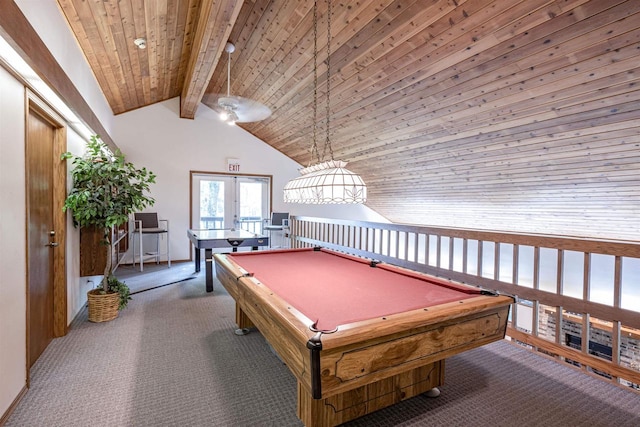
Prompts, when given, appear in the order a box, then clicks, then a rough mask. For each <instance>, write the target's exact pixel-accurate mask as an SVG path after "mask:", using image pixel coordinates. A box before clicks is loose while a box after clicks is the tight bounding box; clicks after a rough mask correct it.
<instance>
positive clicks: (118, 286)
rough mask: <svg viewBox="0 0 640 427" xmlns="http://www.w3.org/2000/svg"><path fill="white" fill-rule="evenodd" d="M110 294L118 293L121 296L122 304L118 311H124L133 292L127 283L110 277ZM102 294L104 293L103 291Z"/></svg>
mask: <svg viewBox="0 0 640 427" xmlns="http://www.w3.org/2000/svg"><path fill="white" fill-rule="evenodd" d="M108 286H109V292H116V293H118V294H119V295H120V303H119V305H118V310H122V309H123V308H125V307H126V306H127V304H129V301H130V300H131V291H130V289H129V287H128V286H127V284H126V283H124V282H121V281H120V280H118V278H117V277H116V276H113V275H111V276H109V279H108ZM101 292H104V290H102V291H101Z"/></svg>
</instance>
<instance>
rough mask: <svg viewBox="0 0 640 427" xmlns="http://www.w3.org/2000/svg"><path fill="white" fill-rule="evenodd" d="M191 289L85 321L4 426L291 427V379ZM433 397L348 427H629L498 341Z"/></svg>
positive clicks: (50, 356) (46, 363)
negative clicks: (100, 319) (113, 316)
mask: <svg viewBox="0 0 640 427" xmlns="http://www.w3.org/2000/svg"><path fill="white" fill-rule="evenodd" d="M203 276H204V272H202V273H200V275H199V276H197V278H195V279H193V280H187V281H183V282H179V283H176V284H173V285H170V286H163V287H159V288H155V289H152V290H149V291H146V292H141V293H138V294H136V295H134V299H133V300H132V301H131V302H130V304H129V308H127V309H126V310H125V311H123V312H121V313H120V316H119V318H118V319H116V320H114V321H112V322H108V323H104V324H93V323H89V322H88V321H87V320H86V310H85V312H83V313H81V315H79V316H78V318H77V319H76V320H75V321H74V322H73V324H72V327H71V330H70V332H69V334H68V335H67V336H66V337H63V338H59V339H56V340H54V342H53V343H52V344H51V345H50V346H49V348H47V350H46V351H45V352H44V354H43V355H42V357H41V358H40V359H39V360H38V362H36V364H35V365H34V367H33V369H32V371H31V375H32V377H31V378H32V383H31V389H30V390H29V392H28V393H27V394H26V396H25V397H24V399H23V400H22V402H21V403H20V405H18V407H17V408H16V410H15V412H14V413H13V414H12V416H11V417H10V418H9V420H8V423H7V424H6V425H7V426H51V427H54V426H300V425H301V423H300V421H299V420H298V419H297V417H296V415H295V399H296V390H295V379H294V377H293V376H292V375H291V373H290V372H289V371H288V369H287V367H286V366H284V365H283V364H282V363H281V362H280V361H279V360H278V358H277V357H276V356H275V355H274V354H273V353H272V352H271V351H270V349H269V346H268V345H267V343H266V342H265V341H264V339H263V338H262V336H261V335H260V334H259V333H257V332H253V333H251V334H249V335H246V336H242V337H239V336H236V335H234V333H233V330H234V329H235V325H234V306H233V300H232V299H231V298H230V297H229V296H228V294H227V293H226V292H225V291H224V289H223V288H222V286H221V285H220V284H219V283H216V285H215V291H214V293H212V294H206V293H205V292H204V277H203ZM445 377H446V384H445V385H444V386H443V387H442V388H441V390H442V395H441V396H440V397H439V398H436V399H431V398H427V397H423V396H418V397H416V398H413V399H410V400H408V401H405V402H402V403H400V404H398V405H395V406H393V407H391V408H387V409H385V410H381V411H378V412H376V413H374V414H371V415H368V416H366V417H363V418H360V419H358V420H355V421H353V422H351V423H348V424H347V425H349V426H352V427H353V426H362V427H364V426H380V427H384V426H596V427H597V426H603V427H604V426H630V427H631V426H639V425H640V395H639V394H636V393H634V392H632V391H627V390H623V389H621V388H619V387H615V386H613V385H611V384H608V383H606V382H603V381H600V380H598V379H595V378H593V377H591V376H589V375H585V374H583V373H581V372H579V371H577V370H575V369H573V368H570V367H567V366H563V365H559V364H557V363H555V362H553V361H551V360H548V359H546V358H544V357H541V356H538V355H536V354H533V353H530V352H528V351H526V350H524V349H521V348H519V347H516V346H515V345H512V344H510V343H508V342H505V341H502V342H498V343H494V344H491V345H488V346H485V347H483V348H480V349H476V350H472V351H469V352H466V353H464V354H462V355H458V356H456V357H453V358H451V359H449V360H448V361H447V365H446V374H445Z"/></svg>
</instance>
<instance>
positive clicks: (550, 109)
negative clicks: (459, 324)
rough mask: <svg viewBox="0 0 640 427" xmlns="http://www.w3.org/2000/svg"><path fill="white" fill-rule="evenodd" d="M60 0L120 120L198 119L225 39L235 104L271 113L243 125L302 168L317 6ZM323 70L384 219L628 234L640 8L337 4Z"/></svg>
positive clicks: (578, 0) (635, 203) (637, 207)
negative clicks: (142, 44) (164, 106)
mask: <svg viewBox="0 0 640 427" xmlns="http://www.w3.org/2000/svg"><path fill="white" fill-rule="evenodd" d="M58 3H59V4H60V6H61V9H62V10H63V12H64V14H65V15H66V17H67V19H68V21H69V24H70V27H71V28H72V30H73V31H74V33H75V34H76V36H77V39H78V42H79V44H80V46H81V47H82V49H83V50H84V52H85V55H86V57H87V61H88V62H89V64H90V65H91V67H92V68H93V70H94V73H95V75H96V78H97V80H98V82H99V84H100V86H101V87H102V89H103V91H104V94H105V96H106V98H107V100H108V101H109V103H110V105H111V108H112V109H113V112H114V113H115V114H119V113H123V112H126V111H130V110H132V109H136V108H139V107H143V106H145V105H149V104H152V103H155V102H158V101H163V100H166V99H169V98H172V97H175V96H178V95H181V107H182V110H181V115H182V116H183V117H193V115H194V114H195V109H196V108H197V106H198V104H199V102H200V101H201V100H202V102H204V103H205V104H207V103H208V104H211V103H212V102H211V99H212V98H213V97H212V95H213V94H216V93H225V92H226V84H227V78H226V67H227V60H226V55H224V56H223V55H222V53H223V49H224V44H225V42H226V41H227V40H230V41H232V42H233V43H234V44H235V46H236V51H235V52H234V53H233V55H232V68H231V93H232V94H233V95H238V96H242V97H245V98H250V99H253V100H257V101H259V102H261V103H263V104H265V105H267V106H268V107H270V108H271V109H272V111H273V114H272V116H271V117H269V118H268V119H266V120H264V121H261V122H255V123H244V124H242V127H243V128H245V129H246V130H248V131H249V132H251V133H252V134H254V135H255V136H257V137H258V138H260V139H262V140H263V141H265V142H266V143H267V144H270V145H271V146H273V147H274V148H276V149H278V150H280V151H281V152H282V153H284V154H286V155H287V156H289V157H291V158H293V159H294V160H296V161H298V162H300V163H301V164H303V165H305V166H306V165H308V164H309V162H310V160H311V159H310V154H309V151H310V145H311V140H312V138H311V134H312V123H311V122H312V117H313V113H312V106H313V40H314V37H313V2H312V1H309V0H308V1H295V0H272V1H268V0H254V1H244V2H242V1H240V0H237V1H232V0H227V1H213V0H146V1H142V0H128V1H122V0H120V1H117V0H58ZM318 9H319V23H318V49H319V52H318V61H319V66H318V83H319V87H318V94H319V97H320V107H319V108H318V126H319V127H320V132H321V134H323V133H322V132H324V123H325V117H326V116H325V104H324V96H325V93H326V87H325V85H326V74H325V73H326V71H327V63H326V59H327V51H326V44H327V13H326V12H327V6H326V3H325V2H324V1H320V2H319V5H318ZM136 37H145V38H146V39H147V49H145V50H138V49H136V48H135V46H134V45H133V40H134V39H135V38H136ZM330 59H331V60H330V66H331V77H330V100H331V101H330V109H331V116H330V119H331V121H330V123H331V126H330V130H331V141H332V148H333V152H334V158H336V159H341V160H346V161H349V165H348V168H349V169H350V170H352V171H354V172H357V173H359V174H360V175H361V176H362V177H363V178H364V180H365V181H366V182H367V184H368V193H369V197H368V202H367V205H368V206H370V207H371V208H373V209H374V210H376V211H378V212H379V213H380V214H382V215H384V216H386V217H387V218H389V219H390V220H392V221H394V222H401V223H402V222H404V223H416V224H427V225H440V226H455V227H468V228H484V229H493V230H511V231H527V232H540V233H555V234H566V235H582V236H591V237H598V236H600V237H609V238H622V239H632V240H639V239H640V86H639V85H638V78H640V2H639V1H637V0H626V1H622V0H494V1H491V0H421V1H401V0H395V1H392V0H377V1H372V0H361V1H349V2H338V1H334V2H333V3H332V14H331V56H330ZM211 106H212V107H215V105H211ZM320 140H321V141H323V139H322V138H321V139H320ZM116 142H117V141H116Z"/></svg>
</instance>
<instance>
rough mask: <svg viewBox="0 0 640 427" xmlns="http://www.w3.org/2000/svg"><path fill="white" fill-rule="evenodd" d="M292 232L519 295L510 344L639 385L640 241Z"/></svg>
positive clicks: (294, 220)
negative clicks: (515, 342)
mask: <svg viewBox="0 0 640 427" xmlns="http://www.w3.org/2000/svg"><path fill="white" fill-rule="evenodd" d="M290 238H291V246H292V247H308V246H323V247H327V248H332V249H335V250H339V251H344V252H348V253H351V254H355V255H358V256H362V257H366V258H372V259H377V260H380V261H384V262H387V263H390V264H395V265H399V266H402V267H407V268H410V269H413V270H417V271H421V272H424V273H427V274H433V275H436V276H440V277H445V278H448V279H451V280H455V281H459V282H463V283H468V284H472V285H476V286H481V287H483V288H486V289H492V290H496V291H498V292H501V293H507V294H510V295H513V296H514V297H516V301H517V302H516V304H514V305H513V307H512V310H511V319H510V326H509V330H508V332H507V334H508V336H509V337H510V338H511V339H512V340H516V341H517V342H519V343H520V344H522V345H525V346H527V347H529V348H531V349H533V350H537V351H540V352H542V353H545V354H547V355H549V356H551V357H554V358H556V359H558V360H563V361H567V362H570V363H572V364H573V365H576V366H580V367H581V368H582V369H583V370H585V371H587V372H591V373H595V374H597V375H599V376H600V377H605V378H610V379H611V381H612V382H615V383H616V384H623V385H625V386H629V387H631V388H634V389H636V390H640V387H639V386H638V384H640V242H623V241H606V240H594V239H582V238H571V237H558V236H547V235H533V234H529V235H526V234H515V233H506V232H489V231H480V230H466V229H447V228H438V227H423V226H414V225H402V224H386V223H374V222H362V221H348V220H335V219H326V218H313V217H300V216H298V217H291V221H290ZM576 345H577V346H578V347H579V348H578V349H576V348H572V347H575V346H576Z"/></svg>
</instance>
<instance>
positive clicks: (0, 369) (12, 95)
mask: <svg viewBox="0 0 640 427" xmlns="http://www.w3.org/2000/svg"><path fill="white" fill-rule="evenodd" d="M24 111H25V110H24V87H23V86H22V84H20V83H19V82H18V81H16V80H15V79H14V78H13V77H12V76H11V75H9V73H7V72H6V71H5V70H4V68H2V67H0V242H2V244H0V416H2V414H3V413H4V412H5V410H6V409H7V408H8V407H9V405H11V403H12V402H13V400H14V399H15V398H16V396H17V395H18V394H19V393H20V391H21V390H22V388H23V387H24V386H25V385H26V375H27V371H26V364H27V354H26V342H27V330H26V328H27V326H26V322H25V315H26V310H27V302H26V288H27V280H26V271H27V254H26V245H25V230H26V223H25V221H26V205H25V203H26V202H25V200H26V194H25V168H24V164H25V157H24V153H25V144H24V142H25V141H24V139H25V138H24V135H25V128H24V123H25V120H24Z"/></svg>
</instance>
